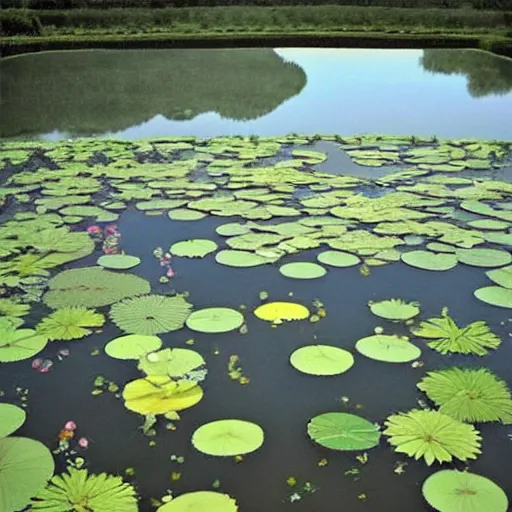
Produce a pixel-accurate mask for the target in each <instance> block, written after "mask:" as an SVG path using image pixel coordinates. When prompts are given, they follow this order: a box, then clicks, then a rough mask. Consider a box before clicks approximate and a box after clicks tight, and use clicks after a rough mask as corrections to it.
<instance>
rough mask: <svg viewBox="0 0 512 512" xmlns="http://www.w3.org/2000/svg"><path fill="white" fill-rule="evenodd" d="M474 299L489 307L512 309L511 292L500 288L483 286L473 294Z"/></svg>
mask: <svg viewBox="0 0 512 512" xmlns="http://www.w3.org/2000/svg"><path fill="white" fill-rule="evenodd" d="M473 293H474V295H475V297H476V298H477V299H478V300H481V301H482V302H485V303H486V304H490V305H491V306H498V307H500V308H509V309H512V290H511V289H509V288H502V287H501V286H484V287H483V288H478V290H475V291H474V292H473Z"/></svg>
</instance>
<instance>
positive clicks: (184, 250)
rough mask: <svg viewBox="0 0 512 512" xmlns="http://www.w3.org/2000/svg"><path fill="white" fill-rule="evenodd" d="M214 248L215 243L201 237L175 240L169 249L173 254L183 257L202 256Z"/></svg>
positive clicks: (215, 247)
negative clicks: (180, 240)
mask: <svg viewBox="0 0 512 512" xmlns="http://www.w3.org/2000/svg"><path fill="white" fill-rule="evenodd" d="M216 250H217V244H216V243H215V242H213V241H212V240H206V239H201V238H198V239H195V240H184V241H182V242H176V243H175V244H173V245H172V246H171V248H170V249H169V251H170V252H171V254H173V255H174V256H182V257H185V258H203V257H204V256H206V255H207V254H210V253H212V252H214V251H216Z"/></svg>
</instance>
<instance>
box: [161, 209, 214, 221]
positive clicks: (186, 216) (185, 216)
mask: <svg viewBox="0 0 512 512" xmlns="http://www.w3.org/2000/svg"><path fill="white" fill-rule="evenodd" d="M167 216H168V217H169V218H170V219H171V220H201V219H204V218H205V217H206V213H203V212H200V211H197V210H187V209H186V208H178V209H176V210H170V211H169V213H168V214H167Z"/></svg>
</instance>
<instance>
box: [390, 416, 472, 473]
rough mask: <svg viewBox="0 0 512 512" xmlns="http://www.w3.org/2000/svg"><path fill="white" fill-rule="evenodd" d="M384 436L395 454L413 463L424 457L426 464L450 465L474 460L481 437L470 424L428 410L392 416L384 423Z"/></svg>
mask: <svg viewBox="0 0 512 512" xmlns="http://www.w3.org/2000/svg"><path fill="white" fill-rule="evenodd" d="M385 426H386V427H387V429H386V430H384V435H386V436H389V439H388V442H389V443H390V444H391V445H392V446H394V447H395V451H396V452H399V453H405V454H407V455H409V457H414V458H415V459H416V460H418V459H420V458H421V457H423V458H424V459H425V462H426V463H427V465H429V466H430V465H432V463H433V462H434V461H436V460H437V461H438V462H441V463H442V462H451V461H452V460H453V458H457V459H460V460H462V461H465V460H468V459H476V458H477V456H478V454H480V453H481V451H480V442H481V437H480V433H479V432H478V430H476V429H475V428H474V427H473V426H472V425H466V424H465V423H461V422H459V421H457V420H455V419H453V418H452V417H451V416H447V415H446V414H442V413H440V412H438V411H431V410H416V409H415V410H412V411H409V412H406V413H399V414H393V415H391V416H389V417H388V418H387V420H386V422H385Z"/></svg>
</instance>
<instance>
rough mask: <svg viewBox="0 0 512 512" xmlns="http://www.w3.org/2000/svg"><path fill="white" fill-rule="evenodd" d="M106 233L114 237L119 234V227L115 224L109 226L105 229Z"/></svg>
mask: <svg viewBox="0 0 512 512" xmlns="http://www.w3.org/2000/svg"><path fill="white" fill-rule="evenodd" d="M105 233H107V234H108V235H113V234H114V233H117V226H115V225H114V224H112V225H110V226H107V227H106V228H105Z"/></svg>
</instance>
